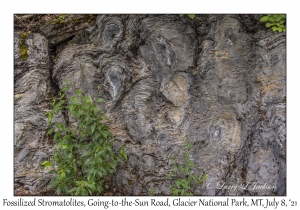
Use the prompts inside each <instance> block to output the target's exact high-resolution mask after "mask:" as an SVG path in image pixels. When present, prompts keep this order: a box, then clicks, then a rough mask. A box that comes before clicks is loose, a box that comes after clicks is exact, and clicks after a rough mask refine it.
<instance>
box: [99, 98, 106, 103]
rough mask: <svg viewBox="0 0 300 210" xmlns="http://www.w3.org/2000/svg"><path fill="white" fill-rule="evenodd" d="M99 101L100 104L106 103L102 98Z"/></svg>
mask: <svg viewBox="0 0 300 210" xmlns="http://www.w3.org/2000/svg"><path fill="white" fill-rule="evenodd" d="M97 101H98V102H100V103H103V102H105V101H104V100H103V99H102V98H99V99H98V100H97Z"/></svg>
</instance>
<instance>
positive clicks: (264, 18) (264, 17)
mask: <svg viewBox="0 0 300 210" xmlns="http://www.w3.org/2000/svg"><path fill="white" fill-rule="evenodd" d="M268 20H269V16H263V17H262V18H260V20H259V21H260V22H267V21H268Z"/></svg>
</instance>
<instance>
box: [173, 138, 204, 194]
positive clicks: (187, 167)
mask: <svg viewBox="0 0 300 210" xmlns="http://www.w3.org/2000/svg"><path fill="white" fill-rule="evenodd" d="M192 148H193V146H192V144H191V142H190V141H189V140H188V138H187V137H186V142H185V144H184V145H183V147H182V150H181V152H180V153H179V154H178V155H177V156H175V157H171V158H169V159H172V160H175V161H176V159H177V158H178V157H180V156H182V155H183V156H184V158H185V162H184V164H183V165H182V166H181V165H179V164H178V163H176V162H175V163H174V165H173V172H171V173H169V175H168V178H171V177H172V176H174V175H175V176H176V177H181V178H179V179H177V180H176V181H175V185H173V186H172V185H170V189H171V190H172V194H173V195H194V194H193V189H194V188H195V187H196V186H198V185H200V184H201V183H202V182H204V181H205V180H206V178H207V175H206V174H204V175H203V176H202V177H201V178H200V179H199V178H198V177H197V176H195V175H193V174H192V171H191V169H192V167H195V163H194V162H193V161H191V159H190V154H189V152H190V150H191V149H192Z"/></svg>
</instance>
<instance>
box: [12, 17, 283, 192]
mask: <svg viewBox="0 0 300 210" xmlns="http://www.w3.org/2000/svg"><path fill="white" fill-rule="evenodd" d="M259 17H260V16H259V15H196V18H195V19H194V20H190V19H188V18H180V17H179V16H178V15H99V16H98V17H97V19H96V21H95V23H94V25H93V26H92V28H89V29H88V30H87V31H86V32H85V34H88V37H86V38H85V39H84V40H83V41H82V40H81V41H80V42H78V41H76V40H77V38H76V36H79V35H80V33H82V32H80V33H78V34H79V35H76V36H75V38H74V39H73V40H72V41H71V42H70V44H69V45H67V47H66V48H65V49H64V50H63V51H62V52H61V53H60V54H59V55H58V58H57V60H56V61H54V64H53V68H52V63H51V62H50V61H49V56H48V54H47V40H46V38H45V37H43V36H41V35H39V34H34V35H33V36H32V37H29V38H27V39H26V40H27V44H28V46H29V57H28V59H27V61H20V60H19V59H18V56H17V54H18V53H17V52H18V45H17V44H16V46H15V50H16V53H15V54H16V57H15V58H16V60H15V135H16V137H15V139H16V142H15V155H16V157H15V161H16V163H15V168H16V172H15V178H16V182H17V181H18V183H19V184H18V185H17V186H19V185H28V186H29V187H31V188H30V189H32V191H34V190H36V187H34V186H39V185H41V183H39V182H38V181H37V178H35V177H34V176H33V174H32V173H31V172H28V169H29V171H35V170H36V166H37V164H36V163H38V162H39V161H41V160H44V159H46V158H48V156H49V155H50V154H51V149H50V146H51V144H48V143H46V139H47V138H46V136H45V131H46V126H47V123H46V119H45V117H44V116H43V112H44V111H45V110H46V109H48V108H49V103H50V102H49V97H50V96H52V95H53V94H55V92H56V91H55V85H54V84H52V83H51V81H52V79H53V82H54V83H55V84H57V85H58V87H59V88H61V87H62V82H63V81H64V80H70V81H71V82H72V83H73V84H74V86H75V88H80V89H82V90H83V92H84V93H86V94H89V95H91V96H92V97H95V98H99V97H101V98H104V99H105V101H106V102H105V104H103V105H102V107H101V108H102V109H104V110H105V112H106V113H107V115H108V116H109V118H110V119H111V121H110V125H111V127H112V133H113V134H114V136H115V139H116V141H115V145H114V148H115V149H118V148H119V147H120V145H121V144H122V143H125V148H126V151H127V154H128V157H129V160H128V162H127V163H126V164H125V165H120V166H119V167H118V169H117V171H116V173H115V175H114V177H113V179H114V180H115V182H116V183H117V185H118V186H119V187H123V188H124V189H126V191H127V194H128V195H146V194H148V189H150V188H151V189H153V190H154V191H156V193H157V194H164V195H167V194H170V193H171V191H170V189H169V184H170V180H169V179H167V175H168V173H169V172H170V171H172V161H170V160H169V159H168V157H169V156H170V155H172V154H176V153H178V151H179V150H180V148H181V145H182V144H183V141H184V140H185V137H186V136H188V137H189V139H190V140H191V141H192V143H193V145H194V149H193V150H192V152H191V158H192V160H193V161H194V162H195V163H196V167H195V170H194V171H193V173H194V174H195V175H197V176H201V175H202V174H204V173H206V174H207V175H208V178H207V180H206V182H205V183H204V184H202V185H201V186H199V187H198V188H197V189H196V193H197V194H199V195H285V194H286V155H285V154H286V153H285V150H286V149H285V145H286V136H285V134H286V128H285V125H286V121H285V117H286V113H285V97H286V89H285V87H286V66H285V62H286V58H285V34H282V33H273V32H272V31H267V30H266V29H265V28H264V27H261V26H260V25H259V21H258V20H259ZM53 39H54V38H53ZM16 40H18V36H17V35H16ZM31 56H32V57H31ZM52 69H53V70H52ZM50 78H51V80H50ZM68 96H70V95H68ZM65 117H67V116H65ZM61 118H62V119H61V120H63V118H64V117H63V116H62V117H61ZM70 123H73V122H72V121H71V122H70ZM180 161H183V160H180ZM26 179H29V180H31V182H30V183H28V181H27V182H26ZM246 184H248V186H247V187H245V185H246ZM236 185H238V187H237V188H236V189H235V190H233V189H232V188H231V189H230V188H227V187H226V186H236ZM242 185H243V186H244V187H242ZM17 186H16V187H17ZM255 186H257V187H255ZM259 186H265V187H262V188H260V189H259V188H258V187H259Z"/></svg>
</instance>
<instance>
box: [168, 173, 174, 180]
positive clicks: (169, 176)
mask: <svg viewBox="0 0 300 210" xmlns="http://www.w3.org/2000/svg"><path fill="white" fill-rule="evenodd" d="M174 174H175V173H174V172H170V173H169V174H168V176H167V178H168V179H170V178H171V177H172V176H173V175H174Z"/></svg>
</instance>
